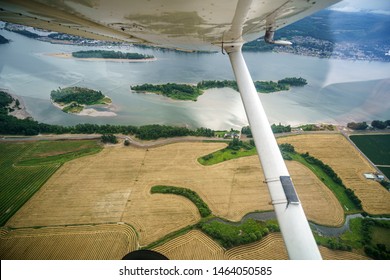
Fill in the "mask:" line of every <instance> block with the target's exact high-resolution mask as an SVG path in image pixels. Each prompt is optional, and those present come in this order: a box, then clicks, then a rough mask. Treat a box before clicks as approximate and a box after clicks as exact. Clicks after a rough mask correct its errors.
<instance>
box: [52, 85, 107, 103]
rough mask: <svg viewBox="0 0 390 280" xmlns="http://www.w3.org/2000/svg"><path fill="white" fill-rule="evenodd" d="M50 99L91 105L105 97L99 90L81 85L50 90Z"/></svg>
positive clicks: (58, 101)
mask: <svg viewBox="0 0 390 280" xmlns="http://www.w3.org/2000/svg"><path fill="white" fill-rule="evenodd" d="M50 97H51V99H52V100H53V101H54V102H57V103H65V104H68V103H71V102H76V103H78V104H86V105H93V104H98V103H101V101H102V99H103V98H104V97H105V96H104V95H103V93H102V92H101V91H96V90H93V89H88V88H82V87H67V88H59V89H57V90H52V91H51V94H50Z"/></svg>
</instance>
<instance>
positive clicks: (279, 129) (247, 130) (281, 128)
mask: <svg viewBox="0 0 390 280" xmlns="http://www.w3.org/2000/svg"><path fill="white" fill-rule="evenodd" d="M271 129H272V132H273V133H283V132H291V126H290V125H282V124H281V123H279V124H272V125H271ZM241 133H242V134H245V135H246V136H247V137H249V138H252V137H253V135H252V130H251V127H250V126H249V125H248V126H244V127H243V128H242V129H241Z"/></svg>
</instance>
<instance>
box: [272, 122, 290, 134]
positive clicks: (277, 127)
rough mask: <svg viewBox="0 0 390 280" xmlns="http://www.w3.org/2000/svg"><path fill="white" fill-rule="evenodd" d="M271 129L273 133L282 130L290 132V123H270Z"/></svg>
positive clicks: (281, 131)
mask: <svg viewBox="0 0 390 280" xmlns="http://www.w3.org/2000/svg"><path fill="white" fill-rule="evenodd" d="M271 129H272V132H273V133H283V132H291V126H290V125H286V126H285V125H282V124H280V123H279V124H278V125H276V124H272V125H271Z"/></svg>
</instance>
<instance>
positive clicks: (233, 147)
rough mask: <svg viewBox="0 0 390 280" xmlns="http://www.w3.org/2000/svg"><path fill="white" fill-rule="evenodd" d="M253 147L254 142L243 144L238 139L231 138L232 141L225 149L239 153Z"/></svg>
mask: <svg viewBox="0 0 390 280" xmlns="http://www.w3.org/2000/svg"><path fill="white" fill-rule="evenodd" d="M253 147H255V143H254V141H251V142H249V143H248V142H243V141H241V140H240V139H238V138H233V139H232V141H230V142H229V144H228V146H227V148H226V149H229V150H233V151H239V150H241V149H244V150H250V149H252V148H253Z"/></svg>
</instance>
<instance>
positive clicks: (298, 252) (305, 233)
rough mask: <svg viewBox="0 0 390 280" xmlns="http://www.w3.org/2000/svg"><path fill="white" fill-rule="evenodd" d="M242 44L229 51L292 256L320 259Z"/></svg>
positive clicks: (229, 45) (227, 49) (228, 47)
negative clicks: (248, 66)
mask: <svg viewBox="0 0 390 280" xmlns="http://www.w3.org/2000/svg"><path fill="white" fill-rule="evenodd" d="M241 47H242V44H241V43H233V44H228V45H227V46H226V47H225V51H226V52H227V53H228V55H229V58H230V62H231V65H232V67H233V71H234V75H235V77H236V80H237V84H238V88H239V91H240V94H241V99H242V102H243V104H244V108H245V112H246V115H247V118H248V121H249V124H250V127H251V130H252V135H253V138H254V141H255V144H256V148H257V153H258V156H259V159H260V162H261V165H262V168H263V172H264V176H265V182H266V183H267V186H268V189H269V192H270V195H271V199H272V204H273V207H274V209H275V212H276V217H277V219H278V222H279V226H280V230H281V232H282V235H283V239H284V242H285V245H286V248H287V252H288V255H289V258H290V259H298V260H303V259H316V260H320V259H322V258H321V254H320V252H319V250H318V246H317V244H316V242H315V240H314V237H313V234H312V232H311V229H310V226H309V223H308V221H307V219H306V215H305V213H304V211H303V208H302V205H301V203H300V201H299V199H298V197H297V195H296V192H295V189H294V186H293V184H292V182H291V179H290V175H289V172H288V170H287V167H286V164H285V162H284V160H283V157H282V154H281V153H280V150H279V147H278V144H277V142H276V139H275V137H274V134H273V132H272V130H271V127H270V125H269V122H268V118H267V116H266V114H265V111H264V108H263V105H262V104H261V101H260V98H259V96H258V93H257V91H256V88H255V86H254V84H253V80H252V77H251V75H250V73H249V71H248V68H247V66H246V63H245V60H244V57H243V55H242V52H241ZM290 197H293V198H292V199H291V198H290Z"/></svg>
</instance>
